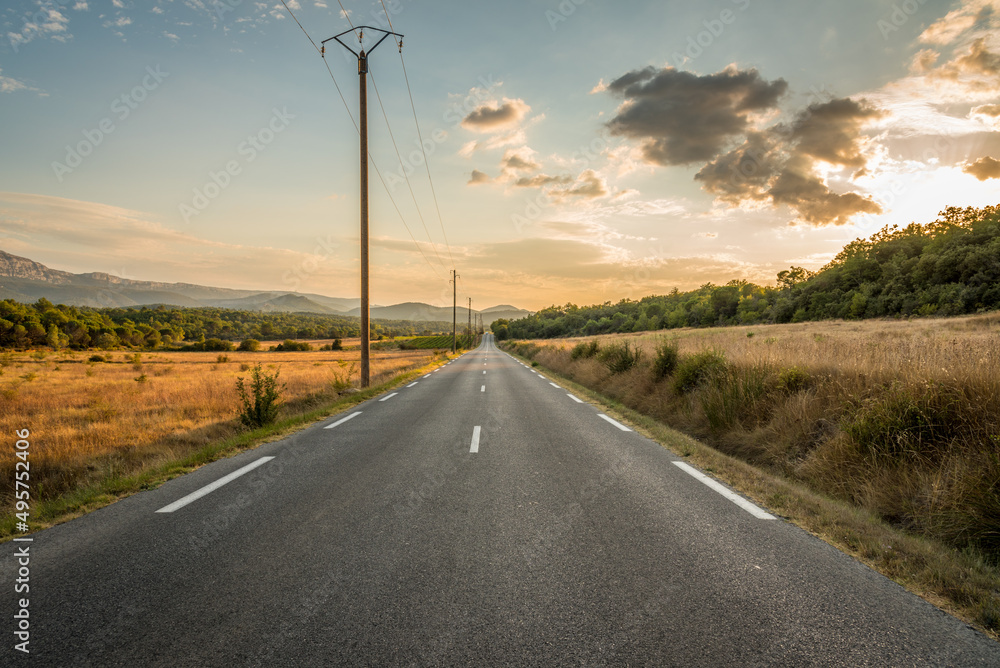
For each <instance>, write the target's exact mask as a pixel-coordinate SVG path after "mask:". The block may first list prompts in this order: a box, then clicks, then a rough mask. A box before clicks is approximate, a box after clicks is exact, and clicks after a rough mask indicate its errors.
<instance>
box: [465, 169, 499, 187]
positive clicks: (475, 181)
mask: <svg viewBox="0 0 1000 668" xmlns="http://www.w3.org/2000/svg"><path fill="white" fill-rule="evenodd" d="M492 180H493V179H491V178H490V175H489V174H486V173H485V172H481V171H479V170H478V169H473V170H472V177H471V178H469V181H468V183H467V185H470V186H475V185H479V184H481V183H490V182H491V181H492Z"/></svg>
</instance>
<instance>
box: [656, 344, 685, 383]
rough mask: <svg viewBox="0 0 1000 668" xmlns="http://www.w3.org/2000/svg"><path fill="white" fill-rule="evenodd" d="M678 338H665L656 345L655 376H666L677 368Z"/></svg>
mask: <svg viewBox="0 0 1000 668" xmlns="http://www.w3.org/2000/svg"><path fill="white" fill-rule="evenodd" d="M679 357H680V355H679V353H678V352H677V339H670V340H663V341H661V342H660V343H659V345H657V346H656V359H654V360H653V377H654V378H657V379H659V378H666V377H667V376H669V375H670V374H672V373H673V372H674V370H675V369H676V368H677V360H678V359H679Z"/></svg>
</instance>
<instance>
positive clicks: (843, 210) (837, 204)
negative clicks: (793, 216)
mask: <svg viewBox="0 0 1000 668" xmlns="http://www.w3.org/2000/svg"><path fill="white" fill-rule="evenodd" d="M768 194H769V195H770V196H771V198H772V200H773V202H774V204H775V206H778V205H781V204H787V205H788V206H790V207H792V208H793V209H795V210H796V211H797V212H798V214H799V217H800V218H801V219H802V220H804V221H805V222H807V223H811V224H813V225H830V224H833V225H844V224H846V223H848V222H850V219H851V216H854V215H855V214H859V213H871V214H877V213H882V207H880V206H879V205H878V204H877V203H875V202H874V201H872V200H871V199H870V198H867V197H864V196H862V195H859V194H857V193H844V194H837V193H835V192H833V191H831V190H830V188H829V187H827V185H826V184H825V183H823V181H822V180H821V179H819V178H818V177H817V176H816V174H815V173H814V172H813V171H812V166H811V165H810V164H808V163H807V162H806V161H804V160H803V159H802V158H796V159H793V160H791V161H789V163H788V165H786V166H785V169H784V170H782V172H781V174H780V175H779V176H778V178H777V179H776V180H775V181H774V183H773V184H772V185H771V188H770V190H769V191H768Z"/></svg>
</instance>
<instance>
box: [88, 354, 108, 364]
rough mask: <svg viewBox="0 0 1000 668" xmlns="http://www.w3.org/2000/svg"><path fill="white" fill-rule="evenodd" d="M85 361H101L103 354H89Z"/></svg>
mask: <svg viewBox="0 0 1000 668" xmlns="http://www.w3.org/2000/svg"><path fill="white" fill-rule="evenodd" d="M87 361H88V362H103V361H104V356H103V355H91V356H90V357H89V358H88V359H87Z"/></svg>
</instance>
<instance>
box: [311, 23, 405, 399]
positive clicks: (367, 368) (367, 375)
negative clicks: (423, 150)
mask: <svg viewBox="0 0 1000 668" xmlns="http://www.w3.org/2000/svg"><path fill="white" fill-rule="evenodd" d="M366 30H371V31H373V32H375V34H376V35H378V34H379V33H381V34H382V38H381V39H379V40H378V41H377V42H375V46H373V47H371V48H370V49H368V51H367V53H366V52H365V50H364V49H363V48H362V49H361V50H360V52H357V51H355V50H354V49H352V48H351V47H349V46H347V45H346V44H344V43H343V42H341V41H340V38H341V37H343V36H344V35H346V34H347V33H349V32H355V33H356V34H357V36H358V43H363V40H364V35H365V31H366ZM389 35H396V36H397V37H399V38H400V42H399V48H400V49H401V50H402V48H403V42H402V39H403V36H402V35H400V34H399V33H395V32H389V31H388V30H382V29H381V28H372V27H370V26H358V28H357V29H354V28H352V29H351V30H345V31H344V32H342V33H340V34H339V35H334V36H333V37H331V38H330V39H325V40H323V42H322V44H323V46H322V47H321V48H320V54H321V55H322V56H323V57H324V58H325V57H326V43H327V42H329V41H330V40H331V39H335V40H337V41H338V42H340V44H341V46H343V47H344V48H345V49H347V50H348V51H350V52H351V53H353V54H354V55H355V56H357V58H358V82H359V85H360V93H359V97H360V102H361V113H360V116H361V119H360V127H359V128H358V133H359V134H360V135H361V387H368V385H369V384H370V383H371V309H370V308H369V299H368V56H369V55H370V54H371V52H372V51H374V50H375V47H377V46H378V45H379V44H381V43H382V42H383V41H385V38H386V37H388V36H389Z"/></svg>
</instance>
